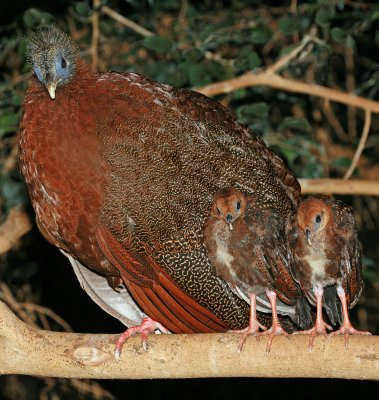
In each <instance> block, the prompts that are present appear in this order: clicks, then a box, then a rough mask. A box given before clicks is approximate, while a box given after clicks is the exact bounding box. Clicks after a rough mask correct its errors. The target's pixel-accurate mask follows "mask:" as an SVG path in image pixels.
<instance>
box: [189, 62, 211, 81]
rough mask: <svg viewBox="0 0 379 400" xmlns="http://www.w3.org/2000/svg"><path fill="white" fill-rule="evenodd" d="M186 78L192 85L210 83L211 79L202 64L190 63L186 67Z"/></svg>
mask: <svg viewBox="0 0 379 400" xmlns="http://www.w3.org/2000/svg"><path fill="white" fill-rule="evenodd" d="M188 78H189V81H190V83H191V85H192V86H201V85H206V84H207V83H211V81H212V79H211V77H210V75H209V74H208V73H207V71H206V68H205V66H204V65H203V64H200V63H197V64H192V65H190V66H189V68H188Z"/></svg>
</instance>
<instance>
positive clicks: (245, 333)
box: [230, 293, 267, 352]
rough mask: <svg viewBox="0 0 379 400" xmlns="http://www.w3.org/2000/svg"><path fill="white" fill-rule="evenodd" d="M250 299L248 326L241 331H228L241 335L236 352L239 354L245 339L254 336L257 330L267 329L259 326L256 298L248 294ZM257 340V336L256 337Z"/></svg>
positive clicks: (253, 294)
mask: <svg viewBox="0 0 379 400" xmlns="http://www.w3.org/2000/svg"><path fill="white" fill-rule="evenodd" d="M249 298H250V320H249V326H248V327H247V328H245V329H241V330H233V331H230V332H232V333H242V335H241V338H240V341H239V344H238V351H239V352H241V351H242V350H243V348H244V346H245V343H246V339H247V338H248V337H249V336H250V335H253V336H256V335H257V333H258V332H259V328H261V329H263V330H266V329H267V328H266V327H265V326H263V325H262V324H260V323H259V322H258V320H257V311H256V310H257V296H256V295H255V293H250V294H249ZM256 337H257V338H258V336H256Z"/></svg>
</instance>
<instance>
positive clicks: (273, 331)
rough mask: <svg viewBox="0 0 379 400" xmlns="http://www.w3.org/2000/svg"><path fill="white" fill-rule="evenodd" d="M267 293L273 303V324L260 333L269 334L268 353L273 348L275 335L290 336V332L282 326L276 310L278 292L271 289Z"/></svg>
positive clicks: (261, 334)
mask: <svg viewBox="0 0 379 400" xmlns="http://www.w3.org/2000/svg"><path fill="white" fill-rule="evenodd" d="M266 295H267V297H268V299H269V300H270V304H271V312H272V325H271V328H270V329H268V330H267V331H265V332H261V333H259V334H258V335H259V336H263V335H269V338H268V341H267V346H266V354H268V353H269V352H270V350H271V345H272V341H273V340H274V337H275V336H279V335H284V336H287V337H288V333H287V332H286V331H285V330H284V329H283V328H282V326H281V325H280V322H279V318H278V313H277V311H276V293H275V292H273V291H271V290H266Z"/></svg>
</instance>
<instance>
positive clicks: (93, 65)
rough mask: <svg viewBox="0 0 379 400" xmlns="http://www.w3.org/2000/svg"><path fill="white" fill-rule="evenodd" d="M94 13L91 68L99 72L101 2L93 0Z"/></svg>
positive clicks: (92, 18)
mask: <svg viewBox="0 0 379 400" xmlns="http://www.w3.org/2000/svg"><path fill="white" fill-rule="evenodd" d="M92 4H93V13H92V17H91V20H92V40H91V48H90V52H91V55H92V63H91V68H92V71H93V72H97V66H98V64H99V53H98V48H99V37H100V28H99V6H100V0H93V3H92Z"/></svg>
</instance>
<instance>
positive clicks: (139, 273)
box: [97, 227, 226, 333]
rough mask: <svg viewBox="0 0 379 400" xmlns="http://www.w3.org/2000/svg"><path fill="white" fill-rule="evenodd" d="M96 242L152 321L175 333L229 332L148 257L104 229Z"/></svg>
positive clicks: (100, 229)
mask: <svg viewBox="0 0 379 400" xmlns="http://www.w3.org/2000/svg"><path fill="white" fill-rule="evenodd" d="M97 238H98V241H99V245H100V247H101V249H102V250H103V252H104V254H105V255H106V256H107V259H108V260H109V261H110V262H111V263H112V264H113V265H114V266H115V267H116V268H117V269H118V270H119V271H120V274H121V277H122V278H123V281H124V282H125V283H126V285H127V287H128V289H129V291H130V292H131V294H132V295H133V297H134V298H135V299H136V300H137V302H138V303H139V304H141V306H142V308H143V309H144V311H145V312H146V313H147V314H148V315H149V316H150V317H152V318H153V319H155V320H157V321H159V322H161V323H162V324H163V325H164V326H165V327H167V329H169V330H171V331H173V332H180V333H194V332H214V331H216V332H222V331H225V330H226V326H225V324H223V323H222V321H221V320H219V319H218V318H217V317H215V316H214V315H213V314H212V313H211V312H209V311H208V310H207V309H205V308H204V307H201V306H200V305H199V304H198V303H197V302H196V301H194V300H193V299H192V298H191V297H190V296H188V295H187V294H185V293H184V291H183V290H182V289H180V288H179V287H178V286H177V285H176V284H175V283H174V282H173V281H172V279H171V278H170V276H169V275H168V274H167V273H166V272H165V271H164V270H163V268H161V267H160V266H159V265H158V264H157V263H156V262H155V261H154V259H153V258H152V257H150V256H149V255H148V254H147V253H145V254H144V253H136V252H133V251H131V250H130V249H127V248H125V246H123V245H121V243H119V242H118V241H117V240H116V239H115V238H114V237H113V236H112V234H111V233H110V232H109V231H108V230H107V229H106V228H105V227H99V229H98V233H97Z"/></svg>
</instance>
